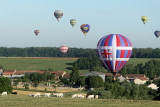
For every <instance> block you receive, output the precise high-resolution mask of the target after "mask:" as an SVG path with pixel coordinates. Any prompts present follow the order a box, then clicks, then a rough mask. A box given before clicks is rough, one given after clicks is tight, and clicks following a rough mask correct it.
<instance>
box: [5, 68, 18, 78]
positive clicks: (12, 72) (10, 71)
mask: <svg viewBox="0 0 160 107" xmlns="http://www.w3.org/2000/svg"><path fill="white" fill-rule="evenodd" d="M15 72H16V70H5V71H4V72H3V77H8V78H12V75H13V74H14V73H15Z"/></svg>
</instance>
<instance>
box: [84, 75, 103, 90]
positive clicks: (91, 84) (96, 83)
mask: <svg viewBox="0 0 160 107" xmlns="http://www.w3.org/2000/svg"><path fill="white" fill-rule="evenodd" d="M85 83H86V85H87V86H88V88H100V87H104V82H103V79H102V78H101V77H100V76H95V75H93V76H88V77H87V78H86V80H85Z"/></svg>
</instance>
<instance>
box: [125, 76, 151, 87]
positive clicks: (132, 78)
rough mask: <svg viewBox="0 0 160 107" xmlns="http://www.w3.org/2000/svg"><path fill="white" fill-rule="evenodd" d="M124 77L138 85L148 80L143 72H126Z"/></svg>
mask: <svg viewBox="0 0 160 107" xmlns="http://www.w3.org/2000/svg"><path fill="white" fill-rule="evenodd" d="M126 79H127V80H128V81H130V82H134V83H135V84H138V85H140V84H145V83H146V82H147V81H148V80H149V79H148V78H147V77H146V76H145V74H127V75H126Z"/></svg>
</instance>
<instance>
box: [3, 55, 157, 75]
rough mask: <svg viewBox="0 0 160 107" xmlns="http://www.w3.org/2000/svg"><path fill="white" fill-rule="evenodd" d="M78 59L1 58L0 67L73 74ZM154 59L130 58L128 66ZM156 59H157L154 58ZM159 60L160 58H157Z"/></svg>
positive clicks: (84, 71) (82, 71)
mask: <svg viewBox="0 0 160 107" xmlns="http://www.w3.org/2000/svg"><path fill="white" fill-rule="evenodd" d="M77 59H78V58H66V57H0V65H1V66H3V67H4V68H5V69H7V70H14V69H15V70H32V71H40V70H48V68H51V69H53V71H66V72H68V73H70V72H71V68H72V65H73V63H74V62H75V61H76V60H77ZM151 59H153V58H130V60H129V61H128V62H127V64H133V65H134V66H135V65H137V64H139V63H145V62H147V61H149V60H151ZM154 59H155V58H154ZM156 60H159V58H156ZM80 72H81V73H86V72H88V71H87V70H80Z"/></svg>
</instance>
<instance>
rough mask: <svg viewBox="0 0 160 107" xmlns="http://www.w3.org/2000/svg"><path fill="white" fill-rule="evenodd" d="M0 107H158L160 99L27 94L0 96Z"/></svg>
mask: <svg viewBox="0 0 160 107" xmlns="http://www.w3.org/2000/svg"><path fill="white" fill-rule="evenodd" d="M0 102H1V107H22V106H24V107H75V106H78V107H158V106H159V105H160V101H145V100H144V101H140V100H119V99H94V100H88V99H78V98H56V97H49V98H45V97H43V96H42V97H40V98H38V97H36V98H34V97H28V96H27V95H25V96H24V95H8V96H0Z"/></svg>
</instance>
